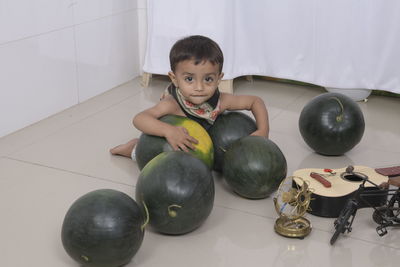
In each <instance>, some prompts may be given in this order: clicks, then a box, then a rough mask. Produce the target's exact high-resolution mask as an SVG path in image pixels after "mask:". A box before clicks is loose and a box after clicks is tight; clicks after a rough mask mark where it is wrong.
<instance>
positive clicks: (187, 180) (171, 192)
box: [136, 151, 215, 235]
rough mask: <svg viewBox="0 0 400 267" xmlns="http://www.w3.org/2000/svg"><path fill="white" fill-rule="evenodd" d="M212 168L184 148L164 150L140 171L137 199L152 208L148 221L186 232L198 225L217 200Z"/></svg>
mask: <svg viewBox="0 0 400 267" xmlns="http://www.w3.org/2000/svg"><path fill="white" fill-rule="evenodd" d="M214 194H215V193H214V180H213V177H212V174H211V170H210V169H209V168H208V167H207V166H206V165H205V164H204V163H203V162H202V161H201V160H199V159H198V158H195V157H193V156H192V155H190V154H189V153H185V152H182V151H169V152H163V153H161V154H159V155H158V156H156V157H155V158H154V159H152V160H151V161H150V162H149V163H148V164H147V165H146V166H145V167H144V168H143V170H142V171H141V173H140V176H139V179H138V182H137V184H136V200H137V201H138V203H144V204H145V205H146V207H147V209H148V212H149V225H150V226H151V227H153V229H155V230H156V231H158V232H160V233H164V234H172V235H178V234H185V233H187V232H190V231H193V230H194V229H196V228H197V227H199V226H200V225H201V224H202V223H203V222H204V221H205V220H206V218H207V217H208V216H209V214H210V212H211V210H212V208H213V204H214Z"/></svg>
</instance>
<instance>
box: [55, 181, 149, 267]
mask: <svg viewBox="0 0 400 267" xmlns="http://www.w3.org/2000/svg"><path fill="white" fill-rule="evenodd" d="M144 221H145V220H144V215H143V213H142V210H141V208H140V207H139V206H138V205H137V203H136V202H135V201H134V200H133V199H132V198H131V197H129V196H128V195H126V194H125V193H122V192H119V191H116V190H112V189H100V190H95V191H92V192H89V193H87V194H85V195H83V196H81V197H80V198H79V199H77V200H76V201H75V202H74V203H73V204H72V205H71V207H70V208H69V210H68V212H67V213H66V215H65V218H64V221H63V224H62V230H61V239H62V244H63V246H64V249H65V251H66V252H67V254H68V255H69V256H71V257H72V258H73V259H74V260H76V261H77V262H78V263H80V264H82V265H84V266H100V267H101V266H104V267H105V266H121V265H124V264H126V263H128V262H129V261H130V260H131V259H132V257H133V256H134V255H135V254H136V252H137V251H138V250H139V248H140V246H141V244H142V241H143V236H144Z"/></svg>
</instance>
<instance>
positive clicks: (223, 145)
mask: <svg viewBox="0 0 400 267" xmlns="http://www.w3.org/2000/svg"><path fill="white" fill-rule="evenodd" d="M256 130H257V126H256V123H255V121H254V120H253V119H252V118H251V117H250V116H248V115H246V114H244V113H242V112H237V111H232V112H224V113H223V114H221V115H219V116H218V118H217V119H216V121H215V122H214V125H213V126H212V127H211V128H210V129H209V130H208V133H209V134H210V137H211V140H212V142H213V144H214V170H216V171H218V172H221V171H222V165H223V159H224V154H225V150H226V149H227V147H228V146H229V145H230V144H232V143H233V142H234V141H236V140H238V139H239V138H242V137H245V136H248V135H250V134H251V133H253V132H254V131H256Z"/></svg>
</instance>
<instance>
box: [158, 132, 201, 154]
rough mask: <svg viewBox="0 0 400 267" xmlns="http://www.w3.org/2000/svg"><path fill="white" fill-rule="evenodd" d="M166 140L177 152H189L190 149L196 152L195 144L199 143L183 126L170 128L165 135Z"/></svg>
mask: <svg viewBox="0 0 400 267" xmlns="http://www.w3.org/2000/svg"><path fill="white" fill-rule="evenodd" d="M165 138H166V139H167V141H168V143H169V144H170V145H171V146H172V148H173V149H174V150H175V151H178V150H183V151H185V152H189V149H192V150H195V147H194V144H198V143H199V142H198V141H197V140H196V139H195V138H193V137H192V136H190V135H189V133H188V131H187V130H186V128H184V127H182V126H172V127H171V128H169V130H168V131H167V132H166V134H165Z"/></svg>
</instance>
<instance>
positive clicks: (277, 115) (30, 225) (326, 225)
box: [0, 77, 400, 267]
mask: <svg viewBox="0 0 400 267" xmlns="http://www.w3.org/2000/svg"><path fill="white" fill-rule="evenodd" d="M167 83H168V81H167V80H166V79H165V77H155V78H154V79H153V80H152V82H151V84H150V87H149V88H147V89H142V88H141V87H140V85H139V79H135V80H133V81H131V82H129V83H127V84H124V85H122V86H120V87H118V88H115V89H113V90H110V91H108V92H106V93H104V94H102V95H100V96H97V97H95V98H93V99H90V100H88V101H86V102H84V103H82V104H80V105H78V106H74V107H72V108H70V109H68V110H65V111H64V112H61V113H59V114H56V115H54V116H52V117H50V118H47V119H45V120H43V121H41V122H39V123H36V124H34V125H32V126H30V127H27V128H25V129H23V130H20V131H18V132H15V133H13V134H11V135H8V136H6V137H3V138H0V170H1V172H0V214H1V220H0V240H1V241H0V255H1V259H0V261H1V266H52V267H53V266H57V267H58V266H77V264H76V263H75V262H74V261H73V260H72V259H70V258H69V256H68V255H67V254H66V253H65V252H64V250H63V247H62V244H61V238H60V230H61V224H62V221H63V218H64V215H65V213H66V211H67V210H68V208H69V206H70V205H71V203H72V202H73V201H74V200H75V199H77V198H78V197H79V196H81V195H83V194H85V193H87V192H89V191H92V190H95V189H99V188H113V189H116V190H120V191H123V192H126V193H128V194H129V195H130V196H132V197H134V191H135V190H134V186H135V183H136V180H137V177H138V175H139V171H138V168H137V166H136V163H134V162H132V161H131V160H129V159H127V158H123V157H115V156H111V155H110V154H109V152H108V149H109V148H110V147H112V146H114V145H116V144H119V143H122V142H124V141H127V140H129V139H130V138H132V137H134V136H138V135H139V132H138V131H137V130H136V129H134V127H133V126H132V125H131V119H132V116H133V115H134V114H135V113H137V112H138V111H140V110H143V109H144V108H147V107H150V106H151V105H153V104H154V103H156V102H157V101H158V99H159V96H160V94H161V92H162V91H163V89H164V88H165V86H166V84H167ZM234 87H235V93H238V94H245V93H246V94H255V95H258V96H261V97H262V98H263V99H264V101H265V102H266V104H267V106H268V110H269V113H270V126H271V134H270V138H271V139H272V140H273V141H274V142H275V143H276V144H277V145H278V146H279V147H280V148H281V150H282V152H283V153H284V155H285V156H286V159H287V162H288V173H289V174H291V173H292V172H293V171H295V170H297V169H300V168H306V167H315V168H324V167H329V168H341V167H344V166H346V165H349V164H357V165H366V166H371V167H374V166H382V165H395V164H400V119H399V114H400V98H388V97H381V96H370V97H369V101H368V102H366V103H364V102H362V103H359V105H360V106H361V108H362V110H363V112H364V116H365V120H366V131H365V134H364V137H363V139H362V141H361V142H360V144H359V145H358V146H356V147H355V148H354V149H353V150H351V151H350V152H348V153H346V155H344V156H341V157H324V156H321V155H317V154H315V153H313V152H312V151H311V150H310V149H309V148H308V147H307V145H306V144H305V143H304V141H303V140H302V138H301V136H300V134H299V131H298V117H299V113H300V111H301V109H302V107H303V106H304V105H305V104H306V103H307V102H308V101H309V100H310V99H311V98H312V97H314V96H316V95H318V94H320V93H323V92H324V91H323V90H321V89H320V88H316V87H307V86H297V85H288V84H283V83H275V82H269V81H265V80H254V82H252V83H250V82H248V81H245V80H244V79H238V80H236V81H235V84H234ZM10 115H11V116H12V114H10ZM215 182H216V199H215V206H214V209H213V211H212V213H211V215H210V217H209V218H208V219H207V220H206V222H205V223H204V224H203V225H202V226H201V227H200V228H198V229H197V230H195V231H194V232H191V233H189V234H186V235H182V236H165V235H160V234H158V233H155V232H153V231H152V230H151V229H147V230H146V234H145V238H144V241H143V244H142V247H141V248H140V250H139V252H138V253H137V254H136V256H135V257H134V259H133V261H132V262H131V263H130V264H129V265H128V266H152V267H153V266H174V267H178V266H185V267H186V266H212V267H214V266H215V267H216V266H227V267H228V266H229V267H235V266H307V267H308V266H318V267H320V266H363V267H366V266H398V265H399V262H400V229H390V231H389V234H387V235H386V236H384V237H379V236H378V235H377V234H376V232H375V227H376V225H375V224H374V223H373V221H372V219H371V214H372V210H371V209H362V210H360V211H359V213H358V214H357V216H356V220H355V222H354V225H353V226H354V227H353V232H352V233H351V234H349V235H347V236H341V237H340V239H339V240H338V241H337V242H336V244H335V245H334V246H331V245H330V244H329V239H330V237H331V235H332V230H333V219H327V218H320V217H315V216H312V215H307V218H308V219H309V220H310V221H311V222H312V224H313V230H312V232H311V234H310V235H309V236H308V237H306V238H305V239H303V240H299V239H287V238H283V237H281V236H279V235H277V234H276V233H275V232H274V230H273V225H274V221H275V218H276V213H275V211H274V208H273V204H272V199H271V198H267V199H263V200H248V199H243V198H240V197H238V196H237V195H235V194H233V193H232V192H231V191H230V190H229V188H228V187H227V185H226V184H225V183H224V181H223V180H222V177H221V176H220V175H218V174H215Z"/></svg>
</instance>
